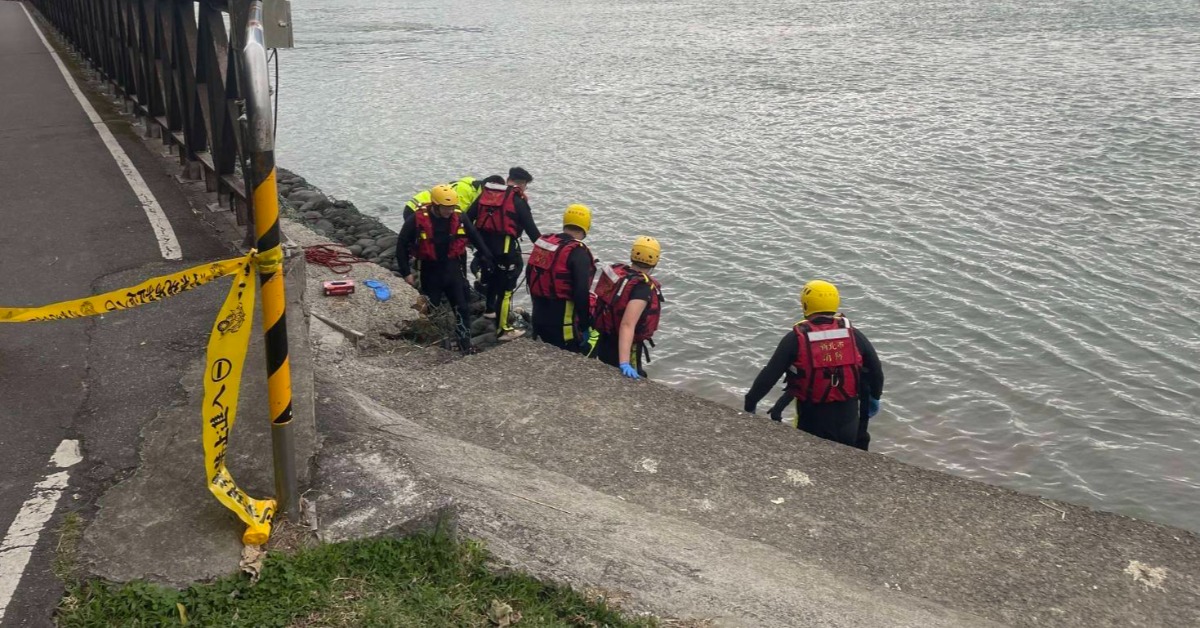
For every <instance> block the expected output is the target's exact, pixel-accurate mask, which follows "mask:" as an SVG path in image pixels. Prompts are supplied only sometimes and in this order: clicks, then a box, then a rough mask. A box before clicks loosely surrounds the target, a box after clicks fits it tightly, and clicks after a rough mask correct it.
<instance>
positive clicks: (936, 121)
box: [279, 0, 1200, 529]
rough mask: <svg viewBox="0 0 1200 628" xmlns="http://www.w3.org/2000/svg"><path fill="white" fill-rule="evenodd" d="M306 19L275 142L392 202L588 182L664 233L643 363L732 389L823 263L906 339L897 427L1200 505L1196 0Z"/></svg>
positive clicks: (436, 3) (542, 197)
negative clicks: (479, 188)
mask: <svg viewBox="0 0 1200 628" xmlns="http://www.w3.org/2000/svg"><path fill="white" fill-rule="evenodd" d="M294 12H295V15H294V16H295V23H296V43H297V47H296V49H295V50H289V51H285V52H284V53H283V54H282V56H281V59H282V85H281V90H280V93H281V94H282V99H283V100H282V110H281V119H280V123H279V125H280V135H281V137H280V153H281V154H280V160H281V162H282V163H283V164H284V165H286V166H289V167H291V168H294V169H296V170H298V171H300V172H302V173H303V174H304V175H306V176H307V177H308V178H309V179H310V180H312V181H313V182H315V183H317V184H319V185H321V186H322V187H324V188H325V189H326V190H327V191H329V192H331V193H333V194H335V195H337V196H339V197H343V198H350V199H352V200H354V201H355V202H356V203H357V204H359V205H360V206H362V207H364V208H370V207H373V206H375V205H377V204H380V203H384V204H386V205H388V206H390V207H391V208H392V210H390V211H389V210H380V211H381V213H382V216H383V218H384V219H385V221H387V222H389V223H390V224H392V225H393V226H398V225H399V222H400V215H399V212H398V211H397V210H398V209H399V208H400V207H401V206H402V204H403V202H404V200H405V199H406V198H407V197H408V196H409V195H411V194H412V193H413V192H414V191H416V190H417V189H422V188H424V187H427V186H428V184H430V183H432V182H438V181H444V180H447V179H449V178H455V177H457V176H459V175H463V174H474V175H484V174H488V173H493V172H503V171H505V170H506V169H507V168H508V166H510V165H513V164H520V165H523V166H525V167H526V168H528V169H529V170H531V171H532V172H533V173H534V176H535V177H536V180H535V182H534V185H533V186H532V187H531V189H530V193H531V203H532V205H533V208H534V214H535V217H536V218H537V219H538V221H539V224H540V225H541V226H542V227H543V229H546V228H552V226H553V225H554V224H555V223H556V222H557V220H558V217H559V215H560V213H561V210H562V208H563V207H565V206H566V205H567V204H568V203H570V202H577V201H580V202H584V203H587V204H589V205H591V206H592V207H593V209H594V211H595V227H594V232H593V234H592V235H591V236H590V237H589V243H591V244H592V247H593V248H594V250H596V252H597V254H598V255H599V257H601V258H602V259H606V260H609V261H616V260H618V259H619V258H622V257H623V256H624V255H625V254H626V251H627V246H628V242H629V241H630V240H631V239H632V237H633V236H634V235H637V234H639V233H643V232H645V233H650V234H653V235H655V236H657V237H658V238H659V239H660V240H661V241H662V242H663V243H664V246H665V251H664V262H663V264H662V266H661V270H660V275H659V276H660V278H661V279H662V280H663V282H664V283H665V285H666V290H667V294H668V297H669V299H670V305H669V309H668V313H667V315H666V319H665V322H664V325H665V330H664V331H663V332H661V333H660V336H661V338H660V339H659V340H660V342H659V343H658V346H659V350H658V351H656V352H655V361H654V363H653V365H652V366H651V369H650V370H651V371H652V373H653V375H654V376H655V377H656V378H658V379H660V380H662V381H666V382H670V383H672V384H675V385H677V386H680V387H682V388H685V389H687V390H691V391H693V392H696V393H698V394H701V395H703V396H705V397H708V398H711V399H714V400H718V401H721V402H724V403H728V404H731V405H736V406H739V407H740V398H741V395H742V394H743V393H744V392H745V389H746V388H747V387H748V385H749V383H750V381H751V380H752V379H753V377H754V376H755V374H756V373H757V371H758V369H759V368H761V366H762V365H763V364H764V363H765V361H766V360H767V358H768V356H769V354H770V352H771V351H772V350H773V349H774V346H775V344H776V343H777V342H778V340H779V338H780V336H781V335H782V334H783V333H784V332H785V331H786V330H787V328H788V326H789V325H790V324H791V323H792V322H794V320H795V319H796V318H797V316H798V312H797V309H798V304H797V300H796V292H797V289H798V288H799V287H800V285H801V284H802V283H803V282H804V281H806V280H807V279H810V278H815V277H822V278H827V279H830V280H832V281H834V282H836V283H837V284H838V285H839V286H841V288H842V292H843V302H844V309H845V310H846V312H847V314H848V315H849V316H850V317H851V318H852V320H854V321H855V322H856V323H857V324H858V325H859V326H860V327H862V328H863V329H864V331H866V333H867V334H868V336H869V337H870V338H871V339H872V340H873V342H874V343H875V345H876V346H877V348H878V349H879V350H880V352H881V354H882V357H883V359H884V363H885V370H886V375H887V381H888V386H887V390H886V395H885V402H884V412H883V413H881V415H880V416H878V417H877V418H876V419H874V420H873V422H872V433H873V435H874V441H873V443H874V444H875V445H873V446H874V447H875V449H876V450H877V451H880V452H883V453H886V454H887V455H889V456H893V457H895V458H899V459H901V460H905V461H908V462H911V463H914V464H917V465H921V466H926V467H931V468H939V469H944V470H947V471H950V472H952V473H956V474H959V475H963V476H966V477H970V478H975V479H980V480H985V481H988V482H993V483H998V484H1003V485H1006V486H1010V487H1014V488H1018V489H1022V490H1027V491H1033V492H1037V493H1041V494H1044V495H1048V496H1052V497H1056V498H1062V499H1068V500H1073V501H1077V502H1083V503H1088V504H1091V505H1095V506H1098V507H1102V508H1104V509H1107V510H1113V511H1117V512H1121V513H1125V514H1130V515H1135V516H1141V517H1148V518H1151V519H1155V520H1159V521H1164V522H1168V523H1173V524H1176V525H1181V526H1185V527H1190V528H1192V529H1200V454H1198V453H1197V451H1198V450H1200V419H1197V413H1198V410H1200V402H1198V399H1200V384H1198V379H1200V369H1198V368H1197V366H1196V358H1197V355H1198V350H1200V279H1198V277H1200V255H1198V252H1200V247H1198V244H1200V235H1197V231H1196V229H1195V224H1196V216H1197V210H1198V206H1200V185H1198V183H1197V173H1198V172H1200V83H1198V80H1197V77H1200V56H1198V54H1197V52H1198V51H1200V13H1198V12H1197V11H1196V6H1195V4H1194V2H1191V1H1190V0H1187V1H1182V0H1181V1H1173V0H1023V1H1017V0H979V1H975V2H962V1H960V0H955V1H952V2H951V1H945V0H924V1H902V0H895V1H889V0H847V1H841V2H829V1H826V0H821V1H812V0H804V1H800V0H796V1H783V0H761V1H757V2H728V1H716V0H709V1H691V2H682V1H672V0H654V1H624V0H591V1H569V0H494V1H489V2H468V1H464V0H407V1H398V0H303V1H300V0H297V2H295V9H294ZM773 399H774V396H772V397H769V398H768V399H767V400H766V401H764V405H765V404H767V403H770V402H771V401H773ZM659 420H673V421H677V422H679V424H680V425H681V426H686V424H687V417H686V416H680V417H671V418H670V419H659Z"/></svg>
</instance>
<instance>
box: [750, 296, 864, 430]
mask: <svg viewBox="0 0 1200 628" xmlns="http://www.w3.org/2000/svg"><path fill="white" fill-rule="evenodd" d="M800 303H801V304H802V305H803V307H804V320H802V321H800V322H799V323H796V326H795V327H794V328H792V331H790V332H788V333H787V335H785V336H784V337H783V340H781V341H780V342H779V346H778V347H776V349H775V354H774V355H772V356H771V360H770V361H769V362H768V363H767V365H766V366H765V367H764V368H763V370H762V372H760V373H759V374H758V377H757V378H755V380H754V385H753V386H751V387H750V390H749V392H747V393H746V412H750V413H752V414H753V413H754V410H755V408H756V407H757V406H758V402H759V401H760V400H762V398H763V396H765V395H766V394H767V393H768V392H770V390H771V388H772V387H773V386H775V383H776V382H778V381H779V378H780V377H781V376H783V375H785V374H786V375H787V385H788V393H789V394H790V395H791V396H792V398H794V399H795V400H796V427H798V428H800V429H802V430H804V431H805V432H808V433H809V434H813V435H815V436H820V437H821V438H825V439H828V440H832V441H835V442H839V443H842V444H844V445H851V446H856V444H857V443H858V441H859V425H860V418H859V404H860V398H861V396H862V395H863V393H864V387H865V391H869V393H868V394H867V395H866V399H867V401H866V403H867V411H866V413H865V415H866V417H867V418H869V417H872V416H874V415H875V413H876V412H878V411H879V399H880V397H882V396H883V367H882V365H880V363H879V356H878V355H877V354H876V353H875V347H873V346H871V342H870V341H869V340H867V337H866V336H864V335H863V333H862V332H860V331H859V330H858V328H857V327H851V325H850V321H848V320H847V319H846V318H845V317H843V316H842V315H840V314H838V313H837V310H838V306H839V304H840V297H839V296H838V291H837V287H835V286H834V285H833V284H831V283H829V282H827V281H820V280H817V281H810V282H808V283H807V284H804V288H803V290H801V292H800ZM864 448H865V447H864Z"/></svg>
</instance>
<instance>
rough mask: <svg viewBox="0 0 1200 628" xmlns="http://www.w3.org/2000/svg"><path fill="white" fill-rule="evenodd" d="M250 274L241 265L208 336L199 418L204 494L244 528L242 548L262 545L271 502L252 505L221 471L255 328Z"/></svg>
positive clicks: (267, 531)
mask: <svg viewBox="0 0 1200 628" xmlns="http://www.w3.org/2000/svg"><path fill="white" fill-rule="evenodd" d="M250 271H251V264H250V262H249V260H246V263H245V264H244V269H243V270H242V272H240V273H239V274H238V275H236V276H235V277H234V279H233V285H231V286H229V294H228V295H226V297H225V303H224V304H222V305H221V309H220V311H219V312H217V319H216V320H215V321H214V322H213V327H212V331H211V332H210V333H209V335H208V350H207V353H206V356H207V357H206V363H205V368H204V405H203V406H201V407H202V408H203V409H202V410H201V412H202V413H203V415H204V473H205V477H206V479H207V480H208V490H209V491H211V492H212V494H213V495H215V496H216V498H217V500H218V501H220V502H221V503H222V504H224V505H225V507H226V508H228V509H230V510H232V511H233V512H234V513H236V514H237V516H238V518H240V519H241V520H242V523H245V524H246V532H245V534H243V535H242V542H243V543H245V544H246V545H262V544H263V543H266V542H267V539H268V538H270V536H271V518H272V517H273V516H274V515H275V500H273V499H252V498H251V497H250V496H248V495H246V493H245V492H244V491H242V489H240V488H238V486H237V483H236V482H234V481H233V476H231V475H230V474H229V469H227V468H226V467H225V452H226V448H227V446H228V444H229V434H230V433H231V432H232V431H233V423H234V421H235V419H236V418H237V408H238V394H239V392H240V390H239V389H240V387H241V382H242V367H243V366H245V364H246V348H247V347H249V345H250V331H251V329H252V328H253V326H254V298H255V289H256V287H257V282H256V281H255V278H254V277H253V276H251V274H250Z"/></svg>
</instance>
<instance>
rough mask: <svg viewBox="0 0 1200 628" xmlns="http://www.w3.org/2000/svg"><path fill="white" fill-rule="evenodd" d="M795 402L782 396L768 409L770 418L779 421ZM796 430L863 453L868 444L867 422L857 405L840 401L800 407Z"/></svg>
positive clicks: (856, 401)
mask: <svg viewBox="0 0 1200 628" xmlns="http://www.w3.org/2000/svg"><path fill="white" fill-rule="evenodd" d="M795 405H796V404H795V399H793V398H792V396H791V395H789V394H785V395H784V396H783V397H780V398H779V401H777V402H775V406H774V407H772V408H771V419H773V420H775V421H779V420H782V418H783V413H784V412H786V411H788V410H791V409H792V408H794V407H795ZM796 427H797V428H798V429H801V430H804V431H805V432H808V433H809V434H812V435H813V436H820V437H821V438H824V439H825V440H831V441H834V442H835V443H841V444H843V445H850V446H851V447H856V448H858V449H861V450H863V451H866V450H867V445H868V444H869V443H870V442H871V435H870V434H868V433H867V422H866V420H860V418H859V402H858V400H857V399H855V400H853V401H839V402H836V403H823V404H800V414H799V417H798V418H797V420H796Z"/></svg>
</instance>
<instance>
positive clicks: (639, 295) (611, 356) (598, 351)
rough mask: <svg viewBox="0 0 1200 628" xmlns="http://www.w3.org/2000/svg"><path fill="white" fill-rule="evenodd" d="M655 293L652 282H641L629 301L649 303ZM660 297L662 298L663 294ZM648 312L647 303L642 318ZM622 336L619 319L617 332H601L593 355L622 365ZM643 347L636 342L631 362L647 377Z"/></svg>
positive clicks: (609, 362) (630, 356)
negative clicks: (651, 285)
mask: <svg viewBox="0 0 1200 628" xmlns="http://www.w3.org/2000/svg"><path fill="white" fill-rule="evenodd" d="M653 294H654V292H653V290H652V289H651V287H650V284H648V283H639V284H637V285H636V286H634V287H633V292H631V293H630V294H629V302H630V303H633V302H634V301H645V302H646V303H647V304H649V303H650V297H651V296H653ZM659 298H660V300H661V296H660V297H659ZM626 307H628V306H626ZM647 313H649V306H648V305H647V309H646V310H643V311H642V319H643V320H644V319H645V318H646V314H647ZM638 323H639V324H641V321H640V320H639V321H638ZM620 336H621V321H617V330H616V332H614V333H612V334H605V333H601V334H600V335H599V336H598V337H597V338H596V348H595V349H593V350H592V356H593V357H596V358H599V359H600V361H601V362H603V363H605V364H608V365H610V366H620V365H621V352H620V346H621V343H620ZM642 349H643V347H642V346H641V343H634V345H633V348H632V349H631V350H630V352H629V364H630V366H632V367H633V368H635V369H637V372H638V375H641V376H642V377H645V376H646V371H645V370H644V369H643V364H642V361H643V355H642Z"/></svg>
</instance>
